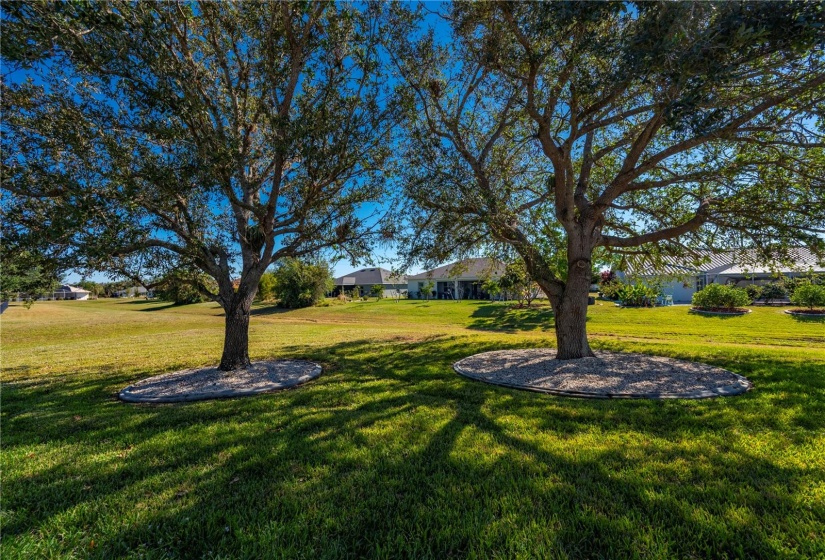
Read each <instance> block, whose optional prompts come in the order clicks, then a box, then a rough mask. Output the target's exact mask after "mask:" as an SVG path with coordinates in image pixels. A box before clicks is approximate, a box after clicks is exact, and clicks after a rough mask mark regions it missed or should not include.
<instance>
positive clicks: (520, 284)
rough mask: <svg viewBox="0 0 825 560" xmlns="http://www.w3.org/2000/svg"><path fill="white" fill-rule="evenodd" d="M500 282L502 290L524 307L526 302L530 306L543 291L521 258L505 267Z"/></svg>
mask: <svg viewBox="0 0 825 560" xmlns="http://www.w3.org/2000/svg"><path fill="white" fill-rule="evenodd" d="M498 284H499V286H500V287H501V289H502V290H504V291H505V292H507V293H509V294H511V295H513V296H514V297H515V298H516V300H517V301H518V306H519V307H524V306H525V303H526V305H527V307H530V304H531V303H532V302H533V300H534V299H536V298H537V297H538V296H539V293H540V291H541V290H540V288H539V285H538V284H537V283H536V282H534V281H533V279H532V278H530V275H529V274H528V273H527V267H526V266H525V265H524V262H522V261H520V260H518V261H513V262H511V263H510V264H508V265H507V266H506V267H505V269H504V274H503V275H502V276H501V278H500V279H499V281H498Z"/></svg>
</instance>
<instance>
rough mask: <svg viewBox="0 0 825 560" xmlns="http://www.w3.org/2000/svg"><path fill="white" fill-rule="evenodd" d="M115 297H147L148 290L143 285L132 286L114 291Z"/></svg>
mask: <svg viewBox="0 0 825 560" xmlns="http://www.w3.org/2000/svg"><path fill="white" fill-rule="evenodd" d="M115 297H149V291H148V290H147V289H146V288H144V287H143V286H132V287H131V288H124V289H122V290H118V291H116V292H115Z"/></svg>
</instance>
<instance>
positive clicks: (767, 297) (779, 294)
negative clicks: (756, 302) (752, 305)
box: [761, 282, 788, 303]
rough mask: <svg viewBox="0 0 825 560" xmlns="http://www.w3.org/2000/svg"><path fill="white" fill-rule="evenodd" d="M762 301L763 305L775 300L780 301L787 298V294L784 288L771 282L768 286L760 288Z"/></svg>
mask: <svg viewBox="0 0 825 560" xmlns="http://www.w3.org/2000/svg"><path fill="white" fill-rule="evenodd" d="M761 295H762V299H763V300H764V301H765V303H771V302H772V301H773V300H775V299H782V298H784V297H787V295H788V292H787V291H786V290H785V288H784V287H783V286H782V285H781V284H778V283H776V282H771V283H770V284H765V285H764V286H762V294H761Z"/></svg>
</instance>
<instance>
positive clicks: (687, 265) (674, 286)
mask: <svg viewBox="0 0 825 560" xmlns="http://www.w3.org/2000/svg"><path fill="white" fill-rule="evenodd" d="M698 253H699V256H700V257H703V259H702V260H703V261H704V262H703V263H702V264H696V263H693V262H690V261H689V260H687V259H685V260H678V259H675V258H670V259H667V261H666V263H665V265H664V267H663V268H662V269H659V270H653V269H652V268H650V267H644V268H642V269H640V270H632V269H631V270H629V271H628V272H627V273H626V274H625V273H622V272H618V273H617V276H619V278H622V279H626V278H627V277H628V276H630V277H638V278H640V279H642V280H646V279H652V278H657V279H663V280H664V281H665V283H664V285H663V292H664V294H665V295H669V296H673V301H674V303H690V301H691V298H692V297H693V294H694V293H696V292H697V291H699V290H701V289H702V288H704V287H705V286H707V285H708V284H714V283H715V284H729V285H734V286H738V287H740V288H741V287H744V286H747V285H748V284H759V285H762V284H767V283H769V282H771V281H773V280H775V279H776V278H777V277H778V276H779V275H782V276H786V277H791V278H793V277H796V276H804V275H805V274H810V273H814V274H822V273H825V262H821V261H818V260H817V258H816V256H815V255H814V254H813V253H812V252H811V251H810V250H809V249H807V248H804V247H797V248H793V249H791V250H790V257H791V259H792V261H793V262H791V263H781V262H771V263H759V262H758V259H757V257H756V252H755V251H754V250H752V249H740V250H734V251H721V252H711V251H699V252H698Z"/></svg>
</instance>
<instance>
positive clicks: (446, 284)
mask: <svg viewBox="0 0 825 560" xmlns="http://www.w3.org/2000/svg"><path fill="white" fill-rule="evenodd" d="M503 273H504V263H502V262H500V261H497V260H495V259H490V258H475V259H464V260H461V261H457V262H454V263H451V264H447V265H444V266H440V267H438V268H434V269H433V270H428V271H426V272H422V273H421V274H415V275H413V276H408V277H407V290H408V291H409V294H410V297H412V298H416V299H424V298H426V297H427V295H426V294H425V293H422V292H423V291H424V288H425V286H426V285H427V283H429V282H431V283H432V290H431V293H430V297H431V298H436V299H490V295H489V294H488V293H487V292H485V291H484V283H485V282H486V281H487V280H490V279H497V278H500V277H501V275H502V274H503Z"/></svg>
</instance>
